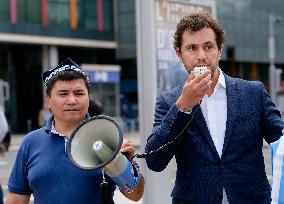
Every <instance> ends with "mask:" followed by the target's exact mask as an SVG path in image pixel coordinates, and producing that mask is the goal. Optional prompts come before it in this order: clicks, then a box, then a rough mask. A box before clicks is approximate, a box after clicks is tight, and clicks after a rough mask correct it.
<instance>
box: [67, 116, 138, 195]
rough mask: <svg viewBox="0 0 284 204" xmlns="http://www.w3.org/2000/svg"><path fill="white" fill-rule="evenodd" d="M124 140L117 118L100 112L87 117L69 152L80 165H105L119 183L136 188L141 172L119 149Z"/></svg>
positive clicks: (72, 138) (98, 166)
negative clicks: (139, 172) (137, 172)
mask: <svg viewBox="0 0 284 204" xmlns="http://www.w3.org/2000/svg"><path fill="white" fill-rule="evenodd" d="M122 141H123V136H122V131H121V129H120V127H119V125H118V123H117V122H116V120H114V119H113V118H111V117H108V116H104V115H99V116H95V117H92V118H89V119H87V120H85V121H84V122H83V123H81V124H80V125H79V126H78V127H77V128H76V129H75V131H74V132H73V133H72V135H71V137H70V139H69V142H68V149H67V152H68V155H69V158H70V160H71V161H72V163H73V164H74V165H76V166H78V167H79V168H82V169H92V170H94V169H99V168H104V170H105V172H106V174H107V175H108V176H109V177H110V178H111V179H112V180H113V181H114V182H115V183H116V185H117V186H118V187H120V188H122V189H124V188H134V187H135V186H136V185H138V184H139V181H140V177H141V175H140V174H139V175H135V172H136V169H135V166H134V165H132V163H131V162H130V161H129V160H128V159H127V158H126V157H125V156H124V155H123V154H122V153H121V152H120V151H119V150H120V148H121V145H122Z"/></svg>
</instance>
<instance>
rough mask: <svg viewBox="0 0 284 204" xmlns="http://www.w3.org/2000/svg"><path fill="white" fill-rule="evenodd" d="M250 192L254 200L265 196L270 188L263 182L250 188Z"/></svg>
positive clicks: (269, 191)
mask: <svg viewBox="0 0 284 204" xmlns="http://www.w3.org/2000/svg"><path fill="white" fill-rule="evenodd" d="M250 190H251V192H252V196H253V197H254V198H258V197H262V196H266V195H267V194H270V193H271V187H270V185H269V183H268V182H264V183H261V184H257V185H255V186H251V187H250Z"/></svg>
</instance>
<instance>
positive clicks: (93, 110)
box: [88, 96, 104, 117]
mask: <svg viewBox="0 0 284 204" xmlns="http://www.w3.org/2000/svg"><path fill="white" fill-rule="evenodd" d="M103 112H104V107H103V105H102V103H101V102H100V101H99V100H98V99H97V98H96V97H94V96H93V97H91V98H90V102H89V108H88V113H89V115H90V116H91V117H93V116H97V115H101V114H102V113H103Z"/></svg>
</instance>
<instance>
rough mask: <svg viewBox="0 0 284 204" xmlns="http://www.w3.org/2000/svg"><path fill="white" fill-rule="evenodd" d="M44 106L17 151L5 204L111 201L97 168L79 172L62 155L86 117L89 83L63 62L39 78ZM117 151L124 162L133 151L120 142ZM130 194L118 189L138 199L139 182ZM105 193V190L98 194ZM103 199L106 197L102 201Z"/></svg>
mask: <svg viewBox="0 0 284 204" xmlns="http://www.w3.org/2000/svg"><path fill="white" fill-rule="evenodd" d="M43 80H44V82H45V84H46V102H47V105H48V108H49V109H50V110H51V112H52V115H53V116H52V117H50V118H49V119H48V121H47V123H46V125H45V126H44V127H42V128H40V129H38V130H35V131H32V132H30V133H28V134H27V135H26V136H25V138H24V139H23V141H22V144H21V146H20V148H19V151H18V154H17V157H16V161H15V164H14V167H13V169H12V172H11V175H10V178H9V181H8V191H9V193H8V196H7V200H6V202H5V203H6V204H27V203H29V200H30V196H31V194H33V197H34V201H35V203H40V204H49V203H50V204H53V203H60V204H65V203H66V204H70V203H76V204H80V203H81V204H86V203H88V204H92V203H93V204H100V203H106V202H105V201H106V200H108V202H107V204H109V203H114V202H113V192H114V190H115V188H116V186H115V184H114V182H112V181H111V180H110V178H109V177H108V176H107V175H104V176H105V177H106V180H107V182H108V192H109V193H108V195H105V194H104V196H103V194H102V193H103V191H102V188H101V186H100V185H101V184H102V182H103V173H102V169H97V170H83V169H80V168H78V167H77V166H75V165H74V164H73V163H72V162H71V161H70V159H69V157H68V154H67V150H66V147H67V142H68V138H69V137H70V136H71V134H72V132H73V131H74V129H75V128H76V127H78V125H79V124H80V123H81V122H83V121H84V120H85V119H86V118H88V117H89V115H88V113H87V112H88V106H89V99H90V98H89V97H90V94H89V88H90V87H89V79H88V77H87V74H86V72H85V71H84V70H83V69H82V68H81V67H79V66H78V65H77V64H76V63H74V62H73V61H72V60H71V59H69V58H68V59H66V60H65V61H63V62H62V63H60V64H59V65H58V66H57V67H55V68H53V69H51V70H48V71H46V72H45V73H44V74H43ZM121 152H124V153H126V154H127V156H128V158H132V157H133V155H134V148H133V147H132V145H130V143H129V142H127V141H124V142H123V144H122V147H121ZM139 175H140V177H139V178H140V180H139V181H138V183H137V186H136V187H135V188H134V189H133V191H131V192H128V191H127V190H125V189H121V193H122V194H123V195H124V196H125V197H127V198H128V199H130V200H134V201H138V200H139V199H140V198H141V197H142V195H143V190H144V179H143V176H142V175H141V174H140V173H139ZM104 192H105V191H104ZM106 196H107V198H106Z"/></svg>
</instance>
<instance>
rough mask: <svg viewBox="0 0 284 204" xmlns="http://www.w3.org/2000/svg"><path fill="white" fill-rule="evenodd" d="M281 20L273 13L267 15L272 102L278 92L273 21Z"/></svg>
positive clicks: (274, 100)
mask: <svg viewBox="0 0 284 204" xmlns="http://www.w3.org/2000/svg"><path fill="white" fill-rule="evenodd" d="M280 21H281V18H279V17H277V16H274V15H273V14H270V15H269V19H268V29H269V32H268V58H269V88H270V96H271V99H272V101H273V102H274V103H276V94H277V92H278V90H277V89H278V87H279V84H277V80H276V75H277V74H278V72H276V67H275V32H274V23H278V22H280Z"/></svg>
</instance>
